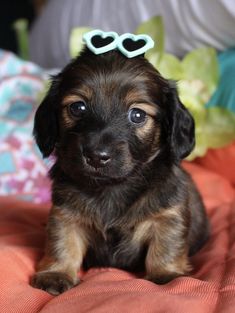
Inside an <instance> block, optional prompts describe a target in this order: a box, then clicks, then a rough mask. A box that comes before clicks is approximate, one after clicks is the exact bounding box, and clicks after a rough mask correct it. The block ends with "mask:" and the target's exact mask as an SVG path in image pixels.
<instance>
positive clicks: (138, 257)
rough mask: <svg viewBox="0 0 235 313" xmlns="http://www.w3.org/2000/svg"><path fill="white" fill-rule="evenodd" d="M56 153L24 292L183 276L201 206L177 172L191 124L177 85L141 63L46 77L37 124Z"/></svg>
mask: <svg viewBox="0 0 235 313" xmlns="http://www.w3.org/2000/svg"><path fill="white" fill-rule="evenodd" d="M34 134H35V138H36V141H37V143H38V146H39V148H40V150H41V151H42V153H43V155H44V157H48V156H49V155H50V154H52V153H54V155H55V157H56V162H55V165H54V166H53V168H52V169H51V171H50V177H51V179H52V180H53V188H52V202H53V206H52V209H51V212H50V216H49V221H48V227H47V243H46V251H45V256H44V257H43V259H42V261H41V262H40V263H39V266H38V268H37V273H36V274H35V275H34V277H33V278H32V285H33V286H34V287H37V288H41V289H44V290H46V291H48V292H50V293H52V294H59V293H61V292H63V291H65V290H67V289H69V288H71V287H73V286H74V285H76V284H77V283H78V278H77V271H78V270H79V269H80V268H81V267H83V268H84V269H88V268H90V267H116V268H121V269H124V270H129V271H143V272H145V273H146V278H147V279H149V280H151V281H153V282H156V283H165V282H167V281H169V280H171V279H173V278H175V277H177V276H180V275H186V274H187V273H188V272H189V271H190V269H191V267H190V264H189V259H188V256H189V255H192V254H193V253H195V252H196V251H197V250H198V249H199V248H200V247H201V246H202V245H203V243H204V242H205V241H206V239H207V237H208V221H207V217H206V214H205V210H204V207H203V204H202V201H201V198H200V196H199V194H198V192H197V190H196V188H195V186H194V184H193V182H192V180H191V179H190V177H189V175H188V174H186V173H185V172H184V171H183V170H182V168H181V167H180V161H181V159H183V158H184V157H186V156H187V155H188V154H189V153H190V152H191V151H192V149H193V147H194V122H193V119H192V117H191V115H190V114H189V112H188V111H187V110H186V108H185V107H184V106H183V105H182V103H181V102H180V100H179V98H178V96H177V92H176V89H175V86H174V85H173V84H172V83H171V82H169V81H167V80H165V79H164V78H162V77H161V76H160V74H159V73H158V72H157V71H156V70H155V69H154V68H153V66H152V65H151V64H150V63H149V62H148V61H147V60H146V59H145V58H144V57H143V56H139V57H135V58H132V59H128V58H126V57H125V56H123V55H122V54H121V53H119V52H118V51H110V52H107V53H105V54H103V55H98V56H97V55H94V54H93V53H91V52H90V51H89V50H87V49H85V50H84V51H83V53H82V54H81V55H80V56H79V57H78V58H77V59H75V60H74V61H72V63H70V64H69V65H68V66H67V67H65V69H64V70H63V71H62V72H61V73H60V74H58V75H57V76H56V77H54V79H53V82H52V85H51V88H50V90H49V92H48V94H47V96H46V97H45V99H44V101H43V102H42V104H41V105H40V107H39V109H38V111H37V113H36V118H35V128H34Z"/></svg>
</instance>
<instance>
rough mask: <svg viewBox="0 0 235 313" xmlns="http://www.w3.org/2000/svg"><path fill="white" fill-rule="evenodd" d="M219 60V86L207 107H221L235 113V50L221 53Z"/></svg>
mask: <svg viewBox="0 0 235 313" xmlns="http://www.w3.org/2000/svg"><path fill="white" fill-rule="evenodd" d="M218 59H219V66H220V80H219V85H218V88H217V89H216V91H215V93H214V94H213V96H212V97H211V99H210V101H209V102H208V103H207V107H213V106H220V107H224V108H227V109H229V110H230V111H233V112H234V113H235V48H233V49H229V50H227V51H225V52H222V53H220V54H219V56H218Z"/></svg>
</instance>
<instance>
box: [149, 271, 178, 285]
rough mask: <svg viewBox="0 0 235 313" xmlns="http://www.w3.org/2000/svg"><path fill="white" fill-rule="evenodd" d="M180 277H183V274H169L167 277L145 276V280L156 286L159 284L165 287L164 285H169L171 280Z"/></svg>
mask: <svg viewBox="0 0 235 313" xmlns="http://www.w3.org/2000/svg"><path fill="white" fill-rule="evenodd" d="M179 276H182V274H181V275H180V274H178V273H169V274H166V275H159V276H148V275H147V276H145V279H146V280H149V281H151V282H153V283H155V284H158V285H163V284H167V283H169V282H170V281H171V280H173V279H175V278H177V277H179Z"/></svg>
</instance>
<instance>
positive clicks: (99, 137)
mask: <svg viewBox="0 0 235 313" xmlns="http://www.w3.org/2000/svg"><path fill="white" fill-rule="evenodd" d="M34 135H35V138H36V141H37V144H38V146H39V148H40V150H41V151H42V153H43V155H44V157H47V156H49V155H50V154H51V153H52V152H53V151H54V153H55V155H56V157H57V162H58V163H59V164H60V166H61V168H62V169H63V171H65V172H66V174H68V175H70V176H73V177H75V176H76V175H79V174H81V173H83V174H84V175H86V176H90V177H94V178H95V179H97V178H100V179H108V178H110V179H120V178H125V177H127V176H128V175H130V173H132V172H133V171H135V170H137V169H138V170H139V169H141V168H142V167H144V166H145V165H146V164H151V163H154V162H157V161H158V159H159V160H160V159H161V160H163V159H164V158H167V159H168V160H171V162H172V163H174V162H179V161H180V160H181V159H182V158H184V157H186V156H187V155H188V154H189V153H190V152H191V150H192V149H193V147H194V122H193V119H192V117H191V115H190V114H189V112H188V111H187V110H186V108H185V107H184V106H183V105H182V103H181V102H180V100H179V98H178V96H177V92H176V89H175V87H174V85H173V84H172V83H171V82H168V81H167V80H165V79H164V78H162V77H161V76H160V74H159V73H158V72H157V71H156V70H155V69H154V68H153V66H152V65H151V64H150V63H149V62H148V61H147V60H146V59H145V58H144V57H136V58H132V59H128V58H126V57H125V56H123V55H122V54H120V53H119V52H118V51H110V52H108V53H105V54H103V55H98V56H97V55H94V54H92V53H91V52H89V50H87V49H86V50H84V51H83V53H82V54H81V55H80V56H79V57H78V58H77V59H75V60H74V61H72V63H70V64H69V65H68V66H67V67H65V69H64V70H63V71H62V72H61V73H60V74H58V75H57V76H56V77H54V79H53V82H52V85H51V88H50V90H49V92H48V94H47V95H46V97H45V99H44V100H43V102H42V103H41V105H40V107H39V108H38V111H37V113H36V117H35V126H34Z"/></svg>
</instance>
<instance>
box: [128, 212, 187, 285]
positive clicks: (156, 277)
mask: <svg viewBox="0 0 235 313" xmlns="http://www.w3.org/2000/svg"><path fill="white" fill-rule="evenodd" d="M181 211H182V210H181V208H179V207H173V208H169V209H164V210H161V211H160V212H159V213H157V214H156V215H154V216H153V217H152V218H151V219H147V220H145V221H143V222H140V223H139V224H138V225H136V228H135V232H134V234H133V239H132V241H133V242H138V243H146V242H147V243H148V244H149V246H148V252H147V256H146V261H145V263H146V274H147V277H148V279H150V280H153V281H156V282H157V281H159V282H161V280H162V278H163V277H164V279H167V278H168V277H169V280H170V279H171V278H172V277H173V276H179V275H184V274H187V273H188V272H189V271H190V269H191V267H190V265H189V260H188V256H187V254H188V250H187V247H185V243H184V238H185V237H186V235H187V230H188V229H187V227H186V225H184V224H185V222H184V219H183V218H182V216H181V215H180V214H179V213H180V212H181ZM174 225H175V227H174ZM173 242H175V246H174V247H173V245H172V243H173ZM169 248H170V251H169Z"/></svg>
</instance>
